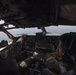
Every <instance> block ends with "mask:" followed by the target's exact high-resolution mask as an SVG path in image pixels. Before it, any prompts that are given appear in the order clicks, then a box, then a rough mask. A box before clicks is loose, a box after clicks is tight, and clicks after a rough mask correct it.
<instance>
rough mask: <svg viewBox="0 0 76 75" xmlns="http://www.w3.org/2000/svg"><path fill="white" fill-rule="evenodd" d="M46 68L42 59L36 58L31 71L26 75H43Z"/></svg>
mask: <svg viewBox="0 0 76 75" xmlns="http://www.w3.org/2000/svg"><path fill="white" fill-rule="evenodd" d="M43 68H44V63H43V60H42V59H39V58H34V59H33V61H32V62H31V64H30V65H29V69H28V71H27V73H26V74H25V75H41V72H42V70H43Z"/></svg>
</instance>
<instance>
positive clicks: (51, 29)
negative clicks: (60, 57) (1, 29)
mask: <svg viewBox="0 0 76 75" xmlns="http://www.w3.org/2000/svg"><path fill="white" fill-rule="evenodd" d="M45 29H46V31H47V34H63V33H68V32H76V26H61V25H59V26H48V27H45ZM8 32H10V33H11V34H12V35H13V36H15V37H16V36H21V35H22V34H27V35H35V34H36V33H39V32H42V30H41V29H38V28H36V27H35V28H25V29H23V28H18V29H10V30H8Z"/></svg>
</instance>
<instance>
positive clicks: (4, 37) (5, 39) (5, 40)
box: [0, 32, 11, 48]
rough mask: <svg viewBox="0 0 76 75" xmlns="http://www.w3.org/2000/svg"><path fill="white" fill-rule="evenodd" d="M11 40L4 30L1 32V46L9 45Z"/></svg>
mask: <svg viewBox="0 0 76 75" xmlns="http://www.w3.org/2000/svg"><path fill="white" fill-rule="evenodd" d="M10 40H11V39H10V38H9V37H8V36H7V35H6V34H5V33H4V32H0V48H1V47H4V46H7V45H8V43H9V42H10Z"/></svg>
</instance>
